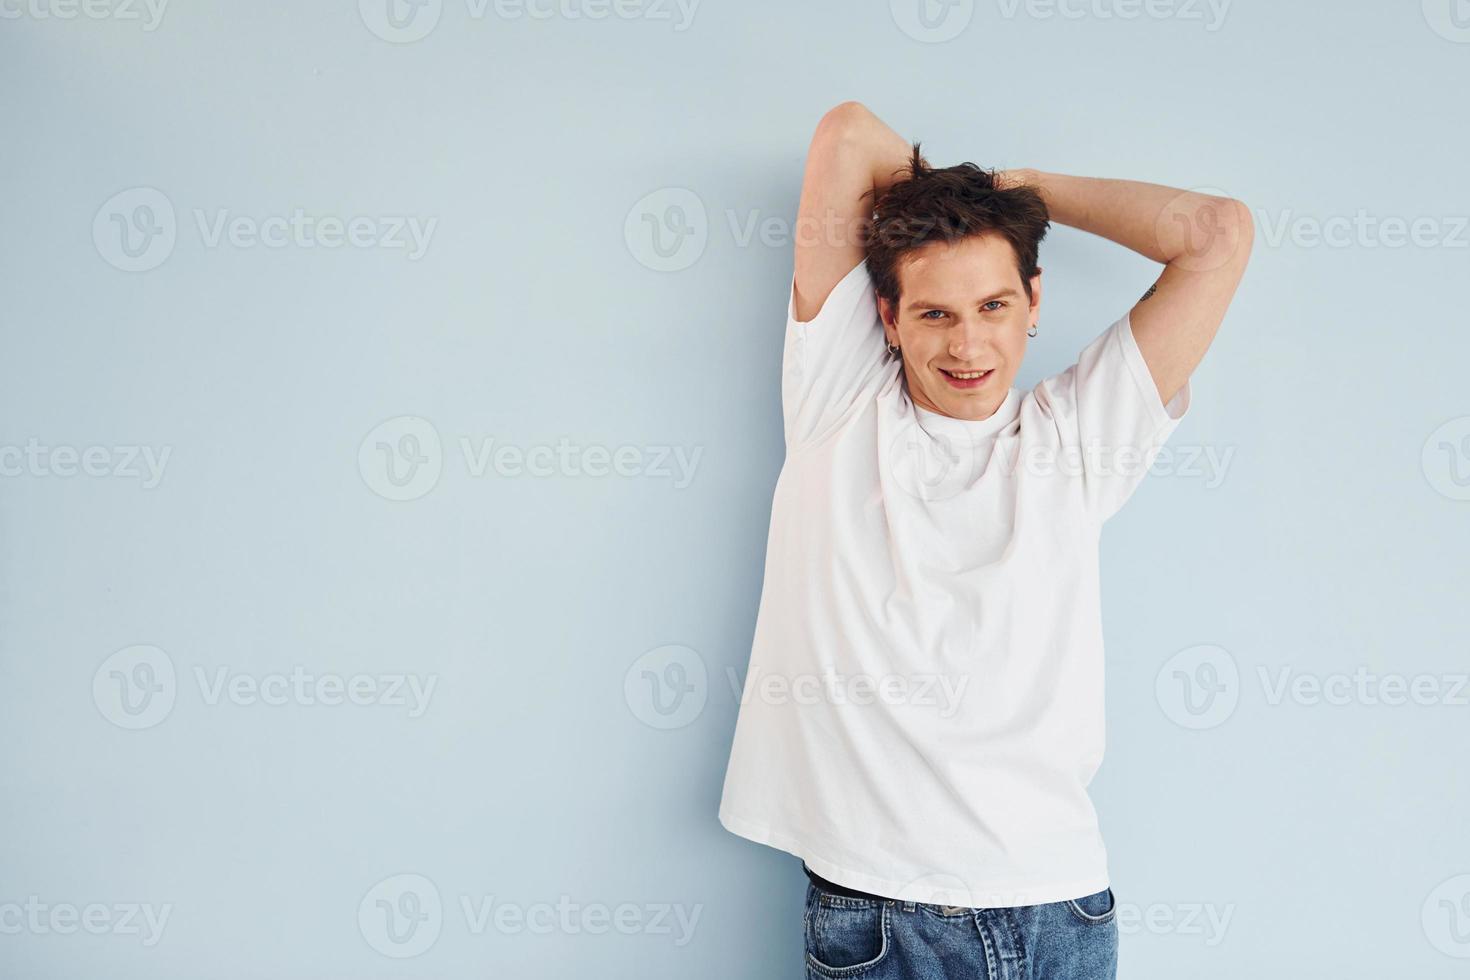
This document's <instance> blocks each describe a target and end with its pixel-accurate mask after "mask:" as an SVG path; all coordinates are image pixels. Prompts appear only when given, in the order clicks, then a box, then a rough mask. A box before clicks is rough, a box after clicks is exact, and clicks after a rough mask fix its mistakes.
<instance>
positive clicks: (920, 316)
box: [919, 310, 944, 320]
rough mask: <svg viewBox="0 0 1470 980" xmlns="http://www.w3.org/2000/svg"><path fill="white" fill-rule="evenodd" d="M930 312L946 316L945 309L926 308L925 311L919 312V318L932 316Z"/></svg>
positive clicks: (923, 318)
mask: <svg viewBox="0 0 1470 980" xmlns="http://www.w3.org/2000/svg"><path fill="white" fill-rule="evenodd" d="M930 313H938V314H939V315H940V316H944V311H943V310H925V311H924V312H923V313H921V314H919V319H920V320H927V319H930V317H929V314H930Z"/></svg>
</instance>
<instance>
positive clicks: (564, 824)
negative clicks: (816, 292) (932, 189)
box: [0, 0, 1470, 980]
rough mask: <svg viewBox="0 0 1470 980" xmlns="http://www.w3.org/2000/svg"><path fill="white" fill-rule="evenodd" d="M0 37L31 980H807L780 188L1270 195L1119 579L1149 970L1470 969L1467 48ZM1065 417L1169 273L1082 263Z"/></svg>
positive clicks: (10, 814) (1011, 14) (523, 8)
mask: <svg viewBox="0 0 1470 980" xmlns="http://www.w3.org/2000/svg"><path fill="white" fill-rule="evenodd" d="M926 2H927V6H921V3H920V0H893V3H892V4H889V3H886V2H877V0H872V2H863V3H835V2H828V3H811V4H800V3H785V2H783V3H777V2H764V3H756V2H750V0H743V2H740V3H734V2H729V0H703V2H700V3H697V4H696V3H693V2H690V3H686V4H685V5H684V6H682V7H681V6H680V5H678V4H676V3H674V2H672V0H624V2H622V3H619V4H617V5H613V4H602V5H599V4H597V3H594V2H593V0H556V2H552V0H525V2H519V0H516V2H512V0H501V2H498V3H497V2H493V0H492V2H481V0H422V2H420V3H418V4H417V5H414V4H411V3H409V2H408V0H393V2H392V3H391V4H390V3H389V0H362V2H361V3H358V2H357V0H333V2H330V3H323V2H312V3H285V2H279V0H275V2H259V3H248V4H247V3H236V4H229V5H226V4H212V3H194V4H185V3H177V4H163V3H161V2H160V0H154V2H153V3H152V4H149V3H145V2H144V0H85V2H83V0H0V80H3V82H4V86H5V92H6V97H5V99H4V100H3V102H0V133H3V150H0V183H3V187H4V192H3V194H0V227H3V238H0V247H3V252H0V297H3V301H0V326H3V349H0V468H3V476H0V753H3V756H0V758H3V762H0V779H3V791H0V839H3V842H4V844H3V850H0V974H3V975H5V976H7V977H10V976H13V977H26V978H53V977H54V978H76V977H103V976H107V977H114V978H135V977H136V978H148V980H159V978H173V977H180V978H183V977H189V978H194V977H201V976H208V977H219V978H237V977H238V978H246V977H250V978H254V977H266V976H269V977H280V978H298V977H299V978H317V977H352V978H367V977H373V978H379V977H382V978H388V977H444V978H471V977H497V976H498V977H505V976H511V977H560V976H619V977H634V976H636V977H669V978H674V977H708V978H736V977H741V978H770V977H783V976H796V975H799V972H800V970H801V935H800V914H801V901H802V894H803V890H804V887H805V879H804V878H803V877H802V875H801V873H800V870H799V863H798V861H797V859H796V858H794V857H791V856H790V855H786V854H784V853H781V852H777V851H775V850H771V849H767V848H763V847H760V846H758V845H756V844H752V843H749V842H747V841H745V840H742V839H740V838H738V837H736V836H734V835H732V834H730V833H728V832H726V831H725V830H723V829H722V828H721V827H720V826H719V824H718V823H717V821H716V816H715V812H716V805H717V802H718V798H719V793H720V787H721V783H722V779H723V776H724V769H725V762H726V757H727V752H728V748H729V744H730V740H731V735H732V732H733V727H734V721H735V715H736V709H737V707H738V696H737V694H736V691H738V690H739V688H740V685H741V684H742V683H743V680H744V677H745V668H746V662H747V657H748V654H749V644H750V640H751V636H752V631H753V627H754V621H755V613H756V606H757V601H758V598H759V590H760V584H761V574H762V563H763V560H764V555H765V545H766V540H765V537H766V531H767V520H768V516H769V510H770V502H771V491H772V488H773V486H774V482H775V479H776V476H777V473H778V471H779V469H780V466H781V462H782V454H783V442H782V434H781V425H780V403H779V373H780V351H781V344H780V341H781V332H782V329H783V318H784V314H785V304H786V300H787V290H788V287H789V283H790V275H791V260H792V251H791V249H792V244H791V236H792V233H793V228H792V224H793V219H794V217H795V213H796V206H797V199H798V193H799V190H800V181H801V176H802V162H803V159H804V156H805V152H806V148H807V144H808V141H809V139H810V137H811V133H812V130H813V128H814V126H815V124H816V122H817V120H818V119H819V118H820V116H821V115H822V113H823V112H824V111H825V110H827V109H828V108H830V107H831V106H833V105H835V104H837V103H839V102H842V101H844V100H849V99H855V100H858V101H861V102H864V103H865V104H867V105H868V106H869V107H870V108H872V109H873V110H874V111H875V112H876V113H877V114H878V115H879V116H880V117H882V118H883V119H884V120H885V121H886V122H888V123H889V124H890V125H892V126H893V127H894V128H895V129H897V130H898V131H899V132H900V133H901V134H902V135H904V136H905V137H906V138H908V139H911V140H912V139H919V140H922V141H923V143H924V151H925V155H926V156H927V157H928V158H929V159H930V160H931V161H933V162H934V163H935V164H936V165H949V164H953V163H958V162H960V161H962V160H973V161H975V162H977V163H980V164H982V165H984V166H996V167H1023V166H1029V167H1037V168H1040V169H1043V170H1050V171H1055V172H1062V173H1071V174H1083V175H1092V176H1105V177H1127V178H1135V179H1141V180H1149V181H1155V182H1160V183H1166V184H1171V185H1174V186H1178V187H1186V188H1208V189H1212V190H1215V191H1218V192H1222V193H1225V194H1229V195H1231V196H1234V197H1238V198H1240V199H1242V200H1244V201H1245V202H1246V203H1247V204H1248V205H1249V206H1250V207H1251V209H1252V212H1253V213H1254V215H1255V217H1256V245H1255V253H1254V256H1253V258H1252V261H1251V265H1250V268H1249V269H1248V270H1247V272H1246V276H1245V280H1244V283H1243V285H1242V288H1241V291H1240V293H1239V295H1238V298H1237V299H1236V302H1235V303H1234V305H1233V306H1232V308H1231V310H1230V312H1229V315H1228V316H1227V318H1226V320H1225V323H1224V326H1223V327H1222V328H1221V331H1220V334H1219V337H1218V339H1217V341H1216V343H1215V345H1214V347H1213V348H1212V349H1211V351H1210V352H1209V354H1208V355H1207V357H1206V359H1205V361H1204V363H1203V365H1202V366H1201V367H1200V369H1199V370H1198V371H1197V373H1196V374H1195V376H1194V378H1193V385H1194V403H1193V408H1192V411H1191V413H1190V416H1189V418H1188V419H1187V420H1186V421H1185V422H1184V423H1183V424H1182V425H1181V427H1180V428H1179V430H1178V431H1177V432H1176V433H1175V435H1174V436H1173V438H1172V439H1171V440H1170V443H1169V446H1170V450H1171V451H1172V453H1173V454H1172V456H1170V457H1168V458H1166V459H1164V460H1163V461H1162V462H1159V463H1157V464H1156V467H1155V470H1154V472H1152V473H1151V475H1150V476H1149V477H1148V478H1147V479H1146V480H1145V482H1144V484H1143V486H1142V487H1141V488H1140V489H1139V491H1138V493H1137V494H1136V495H1135V497H1134V498H1133V499H1132V500H1131V501H1130V502H1129V504H1128V505H1127V506H1126V507H1125V508H1124V510H1123V511H1122V512H1121V513H1120V514H1119V515H1118V516H1117V517H1116V518H1115V519H1114V520H1112V521H1110V522H1109V523H1108V525H1107V526H1106V528H1105V530H1104V533H1103V551H1102V561H1103V564H1104V568H1103V586H1104V622H1105V629H1106V639H1107V650H1108V666H1107V692H1106V696H1107V708H1108V729H1107V742H1108V744H1107V757H1106V760H1105V762H1104V764H1103V767H1102V769H1101V771H1100V773H1099V774H1098V776H1097V778H1096V780H1095V781H1094V783H1093V786H1092V789H1093V793H1094V799H1095V801H1096V804H1097V807H1098V812H1099V815H1100V821H1101V826H1102V830H1103V834H1104V838H1105V840H1106V841H1107V844H1108V846H1109V863H1110V869H1111V872H1112V875H1113V886H1114V889H1115V892H1116V895H1117V899H1118V902H1119V907H1120V919H1119V923H1120V930H1121V933H1122V953H1121V975H1122V976H1126V977H1130V978H1172V977H1180V976H1188V977H1198V978H1227V977H1238V976H1241V975H1244V974H1246V973H1248V972H1249V973H1256V972H1260V971H1262V970H1266V971H1269V972H1270V973H1272V974H1279V975H1281V976H1303V975H1305V976H1332V977H1343V978H1347V977H1364V978H1381V977H1389V976H1391V977H1413V978H1416V980H1429V978H1439V977H1445V978H1448V977H1459V976H1462V975H1463V974H1464V971H1465V970H1466V968H1467V966H1470V835H1467V830H1470V827H1467V819H1466V814H1467V812H1470V786H1467V782H1470V781H1467V777H1466V774H1465V768H1464V762H1463V754H1464V748H1465V745H1466V741H1467V735H1470V687H1467V686H1466V684H1465V676H1466V672H1467V671H1470V656H1467V644H1466V636H1465V609H1466V607H1465V596H1466V592H1467V588H1466V587H1467V584H1470V582H1467V577H1470V576H1467V572H1466V554H1467V551H1470V390H1467V385H1466V382H1465V365H1466V363H1467V361H1470V331H1467V329H1466V328H1467V322H1466V314H1465V308H1466V297H1465V290H1466V282H1467V272H1470V230H1467V227H1466V224H1467V220H1466V215H1467V213H1470V199H1467V198H1470V195H1467V193H1466V185H1465V180H1464V178H1465V160H1466V159H1467V157H1470V139H1467V135H1466V134H1467V133H1470V127H1467V126H1466V116H1467V113H1466V110H1465V102H1464V95H1465V91H1466V82H1467V80H1470V9H1467V7H1466V4H1465V3H1464V2H1463V0H1454V2H1451V0H1426V2H1425V3H1424V4H1423V5H1422V6H1421V4H1420V3H1418V2H1417V0H1409V2H1403V3H1396V4H1386V3H1370V2H1357V3H1341V4H1333V5H1323V4H1317V3H1278V2H1273V3H1266V2H1263V0H1235V2H1225V0H1218V2H1216V3H1215V4H1213V5H1211V4H1210V3H1207V2H1205V0H1152V2H1150V3H1143V2H1141V0H1140V2H1131V0H976V2H974V3H971V2H970V0H954V2H950V3H949V4H948V5H941V4H939V3H936V2H932V0H926ZM1042 265H1043V266H1044V268H1045V276H1046V279H1045V282H1046V293H1045V303H1044V306H1043V309H1042V314H1041V333H1040V335H1039V336H1038V337H1037V338H1036V340H1035V341H1033V342H1032V344H1031V349H1030V352H1029V354H1028V356H1027V358H1026V362H1025V364H1024V365H1023V367H1022V370H1021V374H1020V376H1019V378H1018V379H1017V386H1018V387H1023V388H1028V387H1030V386H1031V385H1033V384H1034V383H1035V382H1036V381H1037V380H1038V379H1039V378H1041V377H1042V376H1044V375H1046V374H1050V373H1053V372H1055V371H1059V370H1061V369H1062V368H1063V367H1065V366H1066V365H1067V364H1068V363H1070V362H1071V361H1072V360H1073V359H1074V358H1075V356H1076V354H1077V352H1078V351H1079V350H1080V349H1081V347H1082V346H1083V345H1084V344H1085V343H1086V342H1087V341H1089V340H1090V339H1092V338H1093V337H1094V336H1096V334H1097V333H1099V332H1100V331H1101V330H1102V329H1103V328H1104V327H1105V326H1107V324H1109V323H1110V322H1111V321H1112V320H1113V319H1115V318H1116V317H1117V316H1118V315H1119V314H1120V313H1121V312H1122V311H1124V310H1125V309H1127V307H1128V306H1129V305H1131V304H1132V302H1133V301H1134V300H1136V299H1137V298H1138V296H1139V295H1140V294H1141V293H1142V292H1143V290H1144V289H1145V288H1146V287H1147V286H1148V284H1149V283H1151V282H1152V281H1153V279H1154V277H1155V275H1156V267H1155V266H1153V265H1152V264H1151V263H1149V262H1148V261H1146V260H1144V259H1142V258H1140V257H1138V256H1136V255H1133V254H1131V253H1128V252H1127V251H1125V250H1124V249H1122V248H1121V247H1118V246H1115V245H1112V244H1110V243H1107V242H1105V241H1103V240H1101V239H1097V238H1093V237H1090V236H1087V235H1084V234H1082V233H1079V232H1075V231H1073V230H1071V229H1066V228H1060V227H1054V229H1053V231H1052V233H1051V235H1050V236H1049V237H1048V239H1047V241H1046V242H1045V244H1044V245H1043V248H1042Z"/></svg>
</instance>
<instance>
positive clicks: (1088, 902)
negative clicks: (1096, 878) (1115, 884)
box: [1067, 887, 1118, 925]
mask: <svg viewBox="0 0 1470 980" xmlns="http://www.w3.org/2000/svg"><path fill="white" fill-rule="evenodd" d="M1067 908H1068V909H1070V910H1071V911H1072V914H1073V915H1075V916H1076V917H1077V918H1079V919H1081V920H1082V921H1083V922H1086V923H1087V924H1089V925H1105V924H1107V923H1109V922H1112V921H1113V918H1114V916H1116V915H1117V914H1118V902H1117V899H1116V898H1115V897H1114V895H1113V889H1112V888H1111V887H1109V888H1104V889H1103V890H1102V891H1100V892H1093V893H1092V894H1091V895H1084V896H1082V897H1081V898H1069V899H1068V900H1067Z"/></svg>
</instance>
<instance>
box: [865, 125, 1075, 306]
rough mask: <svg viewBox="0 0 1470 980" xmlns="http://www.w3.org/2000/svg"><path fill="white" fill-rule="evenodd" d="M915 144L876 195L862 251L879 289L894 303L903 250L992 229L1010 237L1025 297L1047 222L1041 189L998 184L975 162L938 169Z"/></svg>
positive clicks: (879, 293) (983, 232)
mask: <svg viewBox="0 0 1470 980" xmlns="http://www.w3.org/2000/svg"><path fill="white" fill-rule="evenodd" d="M913 147H914V153H913V157H912V158H911V159H910V160H909V162H908V166H907V167H906V168H904V170H902V171H900V173H902V174H904V175H905V176H903V177H900V178H899V179H897V180H895V181H894V183H892V184H891V185H889V186H888V187H887V188H886V189H885V190H884V191H883V192H882V193H881V194H875V203H874V212H873V226H872V230H871V234H870V235H869V236H868V240H867V242H866V252H867V265H868V274H869V276H870V277H871V278H872V280H873V287H874V288H875V289H876V290H877V292H878V295H879V296H881V297H883V298H884V299H886V300H888V302H890V303H897V302H898V272H899V266H900V264H901V262H902V260H903V258H904V256H906V255H909V254H911V253H913V252H916V251H918V250H919V249H921V248H923V247H924V246H926V245H929V244H931V243H933V242H944V243H947V244H954V243H955V242H959V241H961V240H963V239H966V238H971V237H974V236H976V235H983V234H987V233H995V234H998V235H1000V236H1001V237H1002V238H1004V239H1005V240H1006V241H1008V242H1010V243H1011V249H1012V250H1013V251H1014V252H1015V253H1016V266H1017V269H1018V270H1019V271H1020V273H1021V283H1022V285H1023V286H1024V287H1025V289H1026V296H1027V298H1028V299H1029V298H1030V296H1031V277H1032V276H1034V275H1036V270H1037V253H1038V251H1039V249H1040V245H1041V240H1042V238H1044V237H1046V230H1047V228H1048V227H1049V225H1050V221H1049V218H1048V215H1047V210H1046V202H1045V201H1044V200H1042V197H1041V193H1040V191H1038V190H1036V189H1035V188H1032V187H1024V186H1009V187H1005V188H1000V187H997V186H996V182H995V177H996V174H995V171H994V170H985V169H982V168H981V167H979V166H977V165H976V164H973V163H961V164H958V165H956V166H953V167H944V168H942V169H935V168H933V167H931V166H929V164H928V161H926V160H925V159H924V158H923V157H922V156H921V155H920V154H919V144H918V143H914V144H913Z"/></svg>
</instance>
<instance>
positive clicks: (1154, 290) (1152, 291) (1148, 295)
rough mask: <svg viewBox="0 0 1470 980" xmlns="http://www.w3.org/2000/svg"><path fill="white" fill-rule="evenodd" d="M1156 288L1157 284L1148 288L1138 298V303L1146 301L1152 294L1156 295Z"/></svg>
mask: <svg viewBox="0 0 1470 980" xmlns="http://www.w3.org/2000/svg"><path fill="white" fill-rule="evenodd" d="M1158 288H1159V284H1158V283H1154V284H1153V285H1152V286H1150V287H1148V292H1146V293H1144V294H1143V295H1142V296H1140V297H1138V301H1139V302H1140V303H1142V302H1143V301H1144V300H1146V299H1148V298H1149V297H1150V296H1152V295H1153V294H1154V293H1156V292H1157V291H1158Z"/></svg>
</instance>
